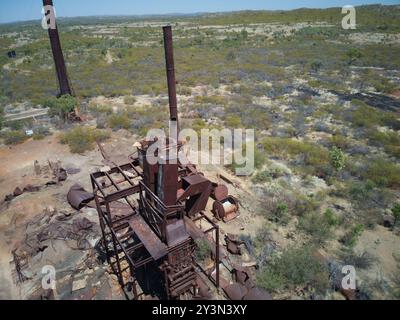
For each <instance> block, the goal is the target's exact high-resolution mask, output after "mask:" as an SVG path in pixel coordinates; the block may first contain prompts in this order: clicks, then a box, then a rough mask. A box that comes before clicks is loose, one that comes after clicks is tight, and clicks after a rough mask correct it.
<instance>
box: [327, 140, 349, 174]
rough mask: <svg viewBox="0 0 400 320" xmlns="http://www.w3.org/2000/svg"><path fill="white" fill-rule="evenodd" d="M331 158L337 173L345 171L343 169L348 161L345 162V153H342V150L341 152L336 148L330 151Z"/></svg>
mask: <svg viewBox="0 0 400 320" xmlns="http://www.w3.org/2000/svg"><path fill="white" fill-rule="evenodd" d="M329 158H330V161H331V165H332V167H333V168H334V169H335V170H336V171H340V170H343V168H344V167H345V162H346V160H345V157H344V153H343V152H342V150H340V149H339V148H337V147H336V146H334V147H333V148H332V149H331V150H330V151H329Z"/></svg>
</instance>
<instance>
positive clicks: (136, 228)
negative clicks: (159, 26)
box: [90, 26, 232, 299]
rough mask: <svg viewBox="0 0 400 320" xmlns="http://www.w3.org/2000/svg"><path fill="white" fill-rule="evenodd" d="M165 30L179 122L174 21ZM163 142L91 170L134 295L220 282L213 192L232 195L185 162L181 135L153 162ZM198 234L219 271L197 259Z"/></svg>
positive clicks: (108, 245)
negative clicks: (209, 211) (152, 151)
mask: <svg viewBox="0 0 400 320" xmlns="http://www.w3.org/2000/svg"><path fill="white" fill-rule="evenodd" d="M163 31H164V40H165V55H166V67H167V80H168V93H169V98H170V99H169V101H170V120H172V121H177V120H178V113H177V104H176V88H175V85H176V81H175V72H174V61H173V51H172V31H171V27H170V26H167V27H164V28H163ZM155 141H156V140H154V141H148V140H143V141H141V142H140V143H139V145H138V147H137V148H138V150H137V151H138V152H137V156H135V157H131V158H130V161H129V162H128V163H126V164H123V165H116V164H115V166H113V167H112V168H111V169H110V170H105V171H99V172H95V173H92V174H91V175H90V177H91V183H92V188H93V194H94V199H95V203H96V208H97V212H98V216H99V221H100V227H101V231H102V245H103V247H104V249H105V252H106V256H107V261H108V263H109V265H110V267H111V268H112V271H113V272H114V273H115V274H116V275H117V277H118V281H119V283H120V285H121V287H122V288H123V289H124V292H125V294H126V296H127V298H134V299H140V298H141V297H142V296H143V295H147V294H151V295H153V294H154V293H156V295H157V296H158V297H161V298H166V299H179V298H180V297H181V296H182V294H185V293H188V294H191V295H193V296H195V295H196V292H197V288H198V281H197V280H198V273H199V272H203V273H204V274H206V276H207V277H208V278H209V280H210V281H211V282H212V283H213V284H214V285H215V286H216V287H217V288H219V281H220V275H219V265H220V244H219V241H220V239H219V227H218V225H217V224H215V223H214V222H213V221H212V220H211V219H210V218H209V217H208V216H207V215H206V214H205V212H204V211H205V209H206V205H207V202H208V200H209V198H210V197H213V198H214V199H215V201H225V198H226V197H228V195H227V194H225V193H224V192H221V185H218V184H216V183H212V182H211V181H210V180H209V179H207V178H206V177H205V176H204V175H203V174H202V173H201V172H199V171H198V170H197V168H196V166H194V165H193V164H185V165H183V164H182V163H180V161H179V160H178V154H179V152H180V151H181V147H182V143H181V142H179V141H168V143H167V146H166V149H167V150H166V151H167V152H166V155H163V157H164V158H163V159H162V160H163V161H152V160H155V159H152V158H151V157H149V156H148V154H147V151H148V148H149V147H151V146H152V144H153V143H155ZM102 152H103V150H102ZM154 157H158V155H155V156H154ZM224 190H225V189H224ZM230 213H232V212H230ZM219 214H220V215H223V214H224V213H223V212H222V213H221V212H219ZM201 221H204V222H205V224H208V225H209V227H208V228H207V229H206V230H203V229H202V228H201V227H199V226H198V223H199V222H201ZM197 239H205V240H206V241H208V243H209V244H210V249H211V253H212V259H213V262H214V267H213V269H212V272H207V270H204V269H203V268H202V267H201V265H200V264H199V263H197V262H196V261H195V258H194V257H195V251H196V249H197V244H196V240H197ZM143 274H145V275H144V277H143ZM149 274H151V275H152V276H149ZM154 279H157V281H156V280H154ZM152 280H154V281H153V284H152V285H149V286H148V285H147V284H148V282H151V281H152Z"/></svg>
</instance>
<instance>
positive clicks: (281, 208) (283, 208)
mask: <svg viewBox="0 0 400 320" xmlns="http://www.w3.org/2000/svg"><path fill="white" fill-rule="evenodd" d="M268 219H269V220H270V221H273V222H275V223H278V224H282V225H286V224H287V223H288V222H289V221H290V215H289V207H288V205H287V204H286V203H284V202H278V203H277V204H276V206H275V208H273V209H272V211H271V212H270V213H269V214H268Z"/></svg>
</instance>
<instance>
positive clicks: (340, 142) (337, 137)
mask: <svg viewBox="0 0 400 320" xmlns="http://www.w3.org/2000/svg"><path fill="white" fill-rule="evenodd" d="M328 143H329V145H330V146H332V147H337V148H339V149H342V150H345V149H347V148H348V147H349V146H350V141H349V139H347V138H346V137H345V136H343V135H341V134H334V135H333V136H332V137H330V138H329V139H328Z"/></svg>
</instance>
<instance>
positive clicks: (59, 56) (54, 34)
mask: <svg viewBox="0 0 400 320" xmlns="http://www.w3.org/2000/svg"><path fill="white" fill-rule="evenodd" d="M43 6H44V14H45V16H46V18H47V26H48V32H49V38H50V44H51V50H52V52H53V58H54V64H55V67H56V72H57V79H58V84H59V86H60V95H65V94H69V95H72V90H71V86H70V83H69V80H68V74H67V68H66V66H65V61H64V56H63V53H62V49H61V43H60V38H59V35H58V30H57V24H56V23H55V21H54V23H53V24H52V21H51V19H52V17H50V18H49V17H47V15H49V14H54V10H53V9H51V10H49V8H48V7H47V6H51V7H53V0H43ZM53 18H54V19H55V17H53ZM53 27H55V28H53Z"/></svg>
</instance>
